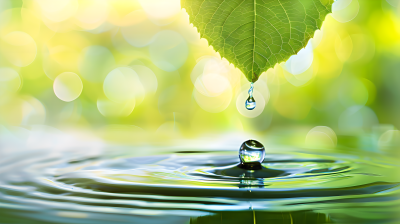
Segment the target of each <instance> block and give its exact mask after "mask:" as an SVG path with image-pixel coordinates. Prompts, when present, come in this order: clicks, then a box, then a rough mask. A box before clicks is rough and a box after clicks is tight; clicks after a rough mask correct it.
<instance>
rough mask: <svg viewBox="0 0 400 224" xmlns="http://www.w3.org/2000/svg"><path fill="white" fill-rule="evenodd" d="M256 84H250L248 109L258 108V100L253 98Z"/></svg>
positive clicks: (247, 101)
mask: <svg viewBox="0 0 400 224" xmlns="http://www.w3.org/2000/svg"><path fill="white" fill-rule="evenodd" d="M253 90H254V83H253V82H252V83H250V89H249V98H247V100H246V109H247V110H253V109H254V108H256V100H255V99H254V98H253Z"/></svg>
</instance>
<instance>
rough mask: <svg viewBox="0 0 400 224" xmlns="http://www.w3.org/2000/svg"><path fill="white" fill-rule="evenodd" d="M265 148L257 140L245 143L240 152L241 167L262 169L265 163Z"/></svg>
mask: <svg viewBox="0 0 400 224" xmlns="http://www.w3.org/2000/svg"><path fill="white" fill-rule="evenodd" d="M264 156H265V148H264V146H263V145H262V144H261V143H260V142H258V141H256V140H247V141H245V142H243V144H242V145H241V146H240V150H239V158H240V165H239V166H240V167H242V168H244V169H254V170H255V169H261V168H262V166H261V163H262V162H263V161H264Z"/></svg>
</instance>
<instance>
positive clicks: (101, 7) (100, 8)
mask: <svg viewBox="0 0 400 224" xmlns="http://www.w3.org/2000/svg"><path fill="white" fill-rule="evenodd" d="M107 17H108V4H107V1H106V0H80V1H79V8H78V11H77V13H76V14H75V19H76V24H77V25H78V26H80V27H81V28H83V29H86V30H93V29H95V28H97V27H99V26H100V25H102V24H103V23H104V22H105V21H106V19H107Z"/></svg>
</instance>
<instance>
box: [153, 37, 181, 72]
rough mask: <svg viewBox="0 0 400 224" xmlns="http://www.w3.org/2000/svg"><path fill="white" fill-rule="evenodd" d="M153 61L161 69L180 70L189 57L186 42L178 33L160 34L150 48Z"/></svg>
mask: <svg viewBox="0 0 400 224" xmlns="http://www.w3.org/2000/svg"><path fill="white" fill-rule="evenodd" d="M149 51H150V58H151V61H152V62H153V63H154V64H155V65H156V66H157V67H159V68H160V69H162V70H164V71H167V72H173V71H176V70H177V69H179V68H180V67H181V66H182V65H183V64H184V63H185V62H186V59H187V57H188V56H189V47H188V44H187V42H186V40H185V39H184V38H183V37H182V36H181V35H180V34H179V33H177V32H175V31H172V30H164V31H161V32H159V33H158V34H157V35H156V37H155V40H154V42H153V43H151V44H150V47H149Z"/></svg>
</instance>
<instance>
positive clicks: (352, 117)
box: [339, 105, 379, 133]
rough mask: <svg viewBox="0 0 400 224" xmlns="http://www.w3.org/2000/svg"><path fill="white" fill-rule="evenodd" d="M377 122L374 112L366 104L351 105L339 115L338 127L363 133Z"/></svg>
mask: <svg viewBox="0 0 400 224" xmlns="http://www.w3.org/2000/svg"><path fill="white" fill-rule="evenodd" d="M378 124H379V121H378V117H377V116H376V114H375V112H374V111H373V110H372V109H371V108H369V107H366V106H359V105H355V106H351V107H349V108H347V109H346V110H345V111H344V112H343V113H342V114H341V115H340V117H339V129H340V130H341V131H342V132H348V133H363V132H366V131H369V130H371V129H372V128H373V127H375V126H376V125H378Z"/></svg>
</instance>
